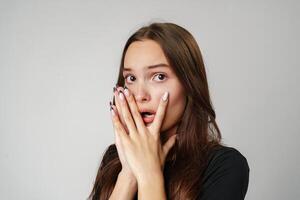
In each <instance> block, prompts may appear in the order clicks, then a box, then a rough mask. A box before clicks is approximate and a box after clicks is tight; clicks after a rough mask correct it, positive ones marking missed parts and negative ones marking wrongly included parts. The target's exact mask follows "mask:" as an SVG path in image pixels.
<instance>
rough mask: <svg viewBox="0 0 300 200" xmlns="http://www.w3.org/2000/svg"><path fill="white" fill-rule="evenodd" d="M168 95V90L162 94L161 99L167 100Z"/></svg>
mask: <svg viewBox="0 0 300 200" xmlns="http://www.w3.org/2000/svg"><path fill="white" fill-rule="evenodd" d="M168 96H169V92H165V93H164V95H163V97H162V100H163V101H167V99H168Z"/></svg>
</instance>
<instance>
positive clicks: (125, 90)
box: [124, 88, 129, 97]
mask: <svg viewBox="0 0 300 200" xmlns="http://www.w3.org/2000/svg"><path fill="white" fill-rule="evenodd" d="M124 93H125V95H126V96H127V97H129V91H128V89H127V88H125V89H124Z"/></svg>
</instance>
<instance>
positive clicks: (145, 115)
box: [142, 113, 153, 117]
mask: <svg viewBox="0 0 300 200" xmlns="http://www.w3.org/2000/svg"><path fill="white" fill-rule="evenodd" d="M142 116H143V117H151V116H153V114H148V113H142Z"/></svg>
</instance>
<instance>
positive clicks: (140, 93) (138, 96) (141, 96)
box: [134, 84, 151, 103]
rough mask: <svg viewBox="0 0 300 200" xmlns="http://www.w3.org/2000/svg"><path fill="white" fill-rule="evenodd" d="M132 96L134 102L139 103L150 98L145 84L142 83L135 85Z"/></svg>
mask: <svg viewBox="0 0 300 200" xmlns="http://www.w3.org/2000/svg"><path fill="white" fill-rule="evenodd" d="M134 97H135V100H136V102H139V103H144V102H148V101H150V99H151V97H150V94H149V91H148V89H147V86H145V85H144V84H140V85H138V86H137V87H136V91H135V92H134Z"/></svg>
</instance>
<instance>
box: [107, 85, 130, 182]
mask: <svg viewBox="0 0 300 200" xmlns="http://www.w3.org/2000/svg"><path fill="white" fill-rule="evenodd" d="M119 91H123V88H122V87H117V88H116V87H114V88H113V92H114V100H115V105H112V103H111V102H110V106H111V109H114V110H115V111H116V114H117V115H118V116H120V122H121V123H122V125H123V126H124V128H125V130H126V131H128V128H127V126H126V124H125V121H124V119H123V117H122V113H121V110H120V103H119V101H118V98H115V97H116V95H117V94H118V92H119ZM115 144H116V148H117V152H118V155H119V160H120V162H121V165H122V171H121V172H120V173H121V174H123V175H125V176H127V177H128V178H131V179H134V180H135V177H134V175H133V173H132V171H131V169H130V168H129V165H128V163H127V161H126V159H125V156H124V151H123V145H122V144H121V142H120V139H119V137H118V135H115Z"/></svg>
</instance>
